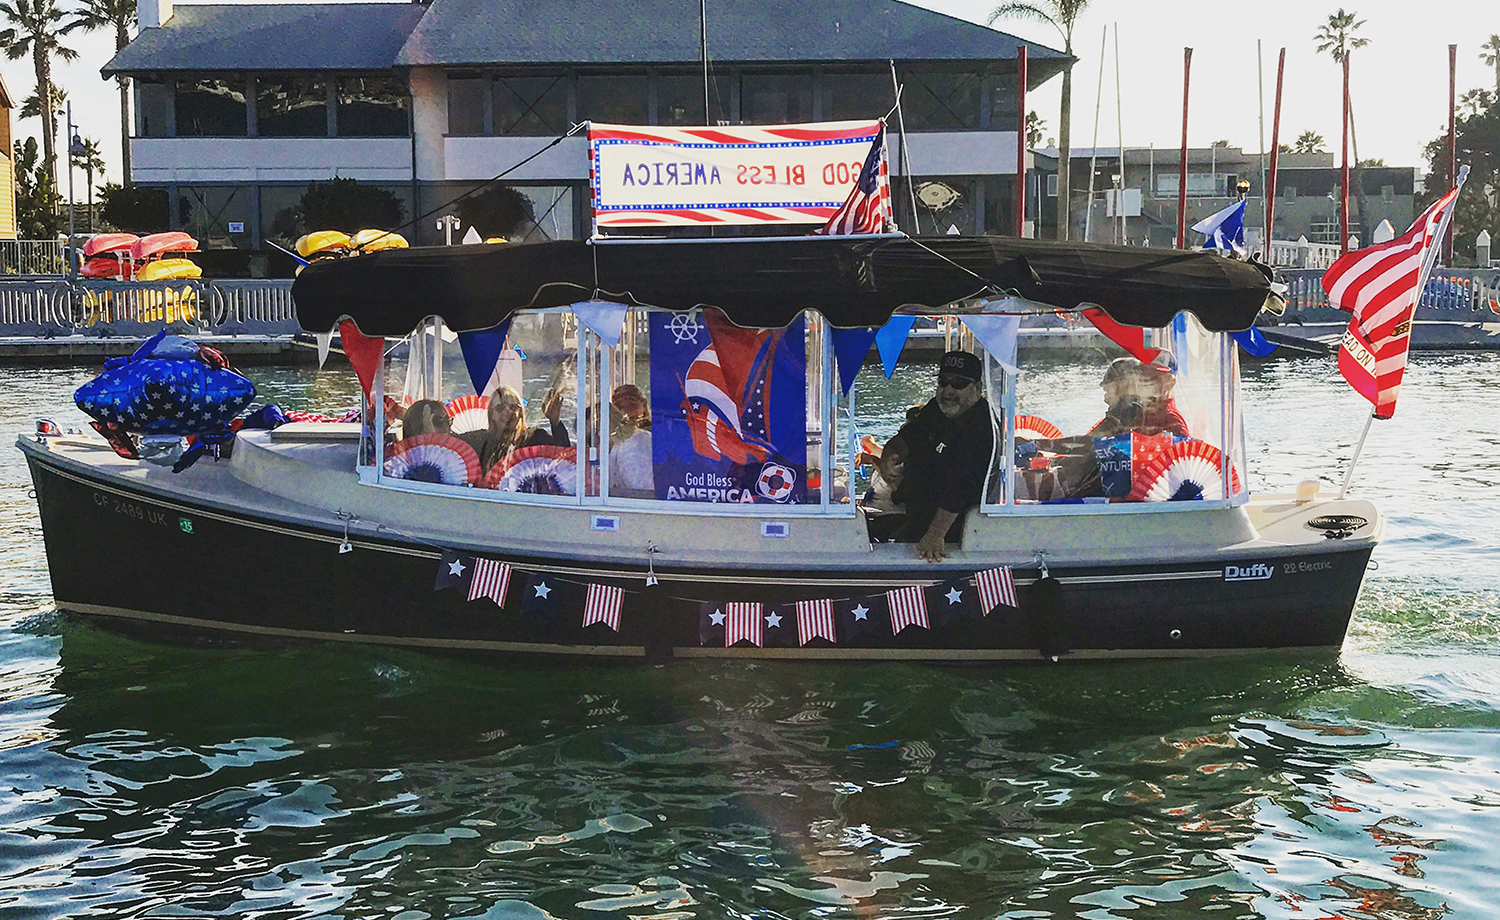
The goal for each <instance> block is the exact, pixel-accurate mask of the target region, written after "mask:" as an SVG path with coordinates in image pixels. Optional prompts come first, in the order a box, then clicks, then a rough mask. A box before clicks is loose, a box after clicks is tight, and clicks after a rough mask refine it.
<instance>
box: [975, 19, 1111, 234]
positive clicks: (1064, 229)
mask: <svg viewBox="0 0 1500 920" xmlns="http://www.w3.org/2000/svg"><path fill="white" fill-rule="evenodd" d="M1088 5H1089V0H1037V2H1035V3H1031V2H1027V0H1011V2H1009V3H1002V4H1000V5H999V6H997V7H995V8H994V9H993V10H991V11H990V15H989V18H988V19H986V20H985V22H987V23H989V24H990V25H994V24H995V21H996V20H999V19H1010V18H1015V19H1030V20H1032V21H1034V22H1045V23H1047V24H1048V25H1050V26H1052V27H1053V28H1054V29H1056V30H1057V32H1058V34H1059V35H1061V36H1062V40H1063V51H1064V52H1065V53H1066V54H1067V56H1068V60H1067V62H1066V63H1065V64H1064V65H1063V83H1062V113H1061V114H1060V115H1059V116H1058V122H1059V124H1058V128H1057V238H1058V239H1060V240H1065V239H1067V238H1068V219H1069V209H1068V192H1069V188H1068V150H1069V149H1070V146H1071V145H1070V144H1069V138H1070V136H1071V135H1072V133H1073V132H1072V123H1073V27H1074V26H1075V25H1077V24H1078V19H1079V17H1081V16H1082V15H1083V12H1084V10H1086V9H1088Z"/></svg>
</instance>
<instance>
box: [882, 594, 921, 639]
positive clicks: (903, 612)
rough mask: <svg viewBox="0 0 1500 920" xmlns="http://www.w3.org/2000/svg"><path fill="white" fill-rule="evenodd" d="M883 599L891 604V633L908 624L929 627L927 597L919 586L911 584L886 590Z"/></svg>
mask: <svg viewBox="0 0 1500 920" xmlns="http://www.w3.org/2000/svg"><path fill="white" fill-rule="evenodd" d="M885 599H886V601H887V602H889V603H890V605H891V633H892V635H894V634H896V633H899V632H900V631H901V630H903V629H905V628H906V627H908V626H920V627H922V628H923V629H930V628H931V627H930V626H929V625H928V623H927V597H926V595H924V594H923V593H922V589H921V588H920V587H919V586H917V585H913V586H911V587H910V588H897V589H895V590H894V591H887V592H885Z"/></svg>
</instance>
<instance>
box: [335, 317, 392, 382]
mask: <svg viewBox="0 0 1500 920" xmlns="http://www.w3.org/2000/svg"><path fill="white" fill-rule="evenodd" d="M339 342H340V343H342V344H343V346H344V354H345V355H346V356H348V358H349V364H350V365H352V366H353V367H354V374H355V376H357V377H359V385H360V388H361V389H363V390H364V391H365V399H366V400H367V401H368V400H369V398H370V390H371V388H372V387H374V386H375V372H376V371H377V370H379V369H380V359H381V357H382V356H383V355H384V354H385V339H383V338H370V337H369V336H367V335H365V334H364V333H363V332H360V331H359V327H358V326H356V325H354V321H353V320H347V319H345V320H340V321H339Z"/></svg>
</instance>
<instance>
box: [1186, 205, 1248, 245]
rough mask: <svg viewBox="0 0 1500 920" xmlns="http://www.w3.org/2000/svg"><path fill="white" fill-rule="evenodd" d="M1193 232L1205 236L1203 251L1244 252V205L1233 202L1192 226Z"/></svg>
mask: <svg viewBox="0 0 1500 920" xmlns="http://www.w3.org/2000/svg"><path fill="white" fill-rule="evenodd" d="M1193 231H1194V232H1195V233H1201V234H1203V235H1204V236H1207V237H1208V239H1207V240H1205V241H1204V243H1203V248H1204V249H1232V250H1234V251H1235V252H1238V253H1244V252H1245V248H1246V247H1245V203H1244V202H1243V201H1238V202H1235V203H1234V204H1232V205H1230V206H1229V207H1227V208H1224V209H1223V210H1222V211H1215V212H1214V213H1212V214H1210V215H1209V216H1207V217H1205V218H1203V219H1202V220H1200V221H1198V222H1197V223H1196V224H1193Z"/></svg>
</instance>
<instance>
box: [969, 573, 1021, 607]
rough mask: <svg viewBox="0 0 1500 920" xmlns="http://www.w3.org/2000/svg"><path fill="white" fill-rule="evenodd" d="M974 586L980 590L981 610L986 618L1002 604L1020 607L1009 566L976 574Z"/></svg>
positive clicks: (1014, 581)
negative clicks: (1017, 602)
mask: <svg viewBox="0 0 1500 920" xmlns="http://www.w3.org/2000/svg"><path fill="white" fill-rule="evenodd" d="M974 586H975V587H976V588H978V589H979V609H980V611H981V612H982V613H983V614H984V615H985V616H989V615H990V611H992V610H994V609H995V608H996V607H998V606H1000V605H1001V604H1004V605H1005V606H1007V607H1015V606H1018V605H1017V604H1016V580H1015V577H1014V576H1013V575H1011V572H1010V566H1008V565H1002V566H1000V567H998V568H993V569H985V570H984V571H983V572H975V573H974Z"/></svg>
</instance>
